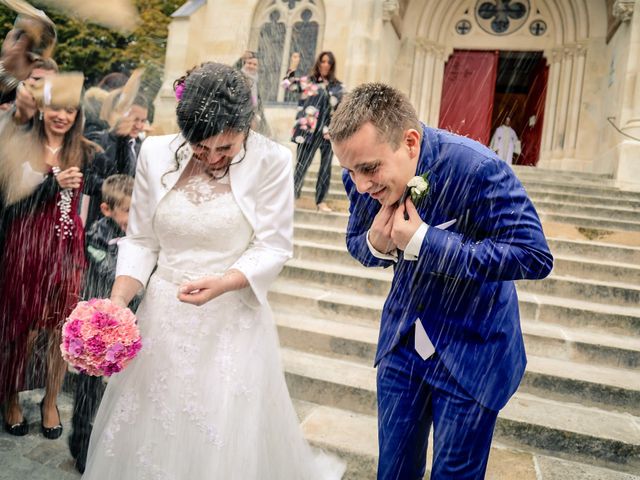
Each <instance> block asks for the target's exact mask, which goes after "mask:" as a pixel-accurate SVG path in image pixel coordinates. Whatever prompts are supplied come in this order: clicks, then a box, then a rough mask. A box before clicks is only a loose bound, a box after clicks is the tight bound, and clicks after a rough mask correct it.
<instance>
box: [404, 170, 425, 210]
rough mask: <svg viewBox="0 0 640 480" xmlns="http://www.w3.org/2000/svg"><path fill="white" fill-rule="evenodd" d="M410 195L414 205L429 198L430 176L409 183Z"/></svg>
mask: <svg viewBox="0 0 640 480" xmlns="http://www.w3.org/2000/svg"><path fill="white" fill-rule="evenodd" d="M407 188H408V189H409V194H410V195H411V200H412V201H413V203H414V205H417V204H418V202H419V201H420V200H422V199H423V198H424V197H426V196H427V194H428V193H429V176H428V175H427V174H426V173H423V174H422V175H419V176H416V177H413V178H412V179H411V180H409V182H408V183H407Z"/></svg>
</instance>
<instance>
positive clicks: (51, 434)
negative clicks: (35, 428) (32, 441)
mask: <svg viewBox="0 0 640 480" xmlns="http://www.w3.org/2000/svg"><path fill="white" fill-rule="evenodd" d="M43 404H44V398H43V399H42V401H41V402H40V427H42V436H43V437H44V438H48V439H49V440H55V439H56V438H60V435H62V422H60V423H59V424H58V425H56V426H55V427H45V426H44V421H43V418H44V415H43V413H42V405H43ZM56 412H58V419H60V410H58V406H57V405H56Z"/></svg>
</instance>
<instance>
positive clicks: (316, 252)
mask: <svg viewBox="0 0 640 480" xmlns="http://www.w3.org/2000/svg"><path fill="white" fill-rule="evenodd" d="M341 242H342V245H341V246H333V245H327V244H325V243H320V242H311V241H307V240H297V239H296V240H295V242H294V258H297V259H300V260H312V261H319V262H323V263H324V262H326V263H336V264H340V265H352V266H356V265H359V263H358V261H357V260H355V259H354V258H353V257H351V254H349V252H348V251H347V249H346V246H345V239H344V235H343V238H342V239H341ZM553 253H554V265H553V272H554V273H555V274H556V275H561V276H575V277H580V278H584V279H590V280H596V281H603V282H623V283H628V284H632V285H634V284H635V285H640V265H631V264H627V263H619V262H610V261H596V260H591V259H586V258H584V257H580V256H559V255H556V254H555V252H553Z"/></svg>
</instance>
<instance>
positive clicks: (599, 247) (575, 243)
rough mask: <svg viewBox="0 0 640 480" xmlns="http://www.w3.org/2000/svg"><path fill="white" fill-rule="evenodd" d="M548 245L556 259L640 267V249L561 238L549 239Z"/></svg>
mask: <svg viewBox="0 0 640 480" xmlns="http://www.w3.org/2000/svg"><path fill="white" fill-rule="evenodd" d="M547 243H548V244H549V248H550V249H551V253H553V255H554V257H555V256H575V257H583V258H588V259H592V260H602V261H605V260H606V261H611V262H616V263H624V264H627V265H640V247H629V246H623V245H615V244H611V243H599V242H595V241H584V240H565V239H561V238H547Z"/></svg>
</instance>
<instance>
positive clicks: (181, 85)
mask: <svg viewBox="0 0 640 480" xmlns="http://www.w3.org/2000/svg"><path fill="white" fill-rule="evenodd" d="M175 93H176V100H178V101H180V100H182V95H184V80H183V81H181V82H180V83H178V84H177V85H176V89H175Z"/></svg>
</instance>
